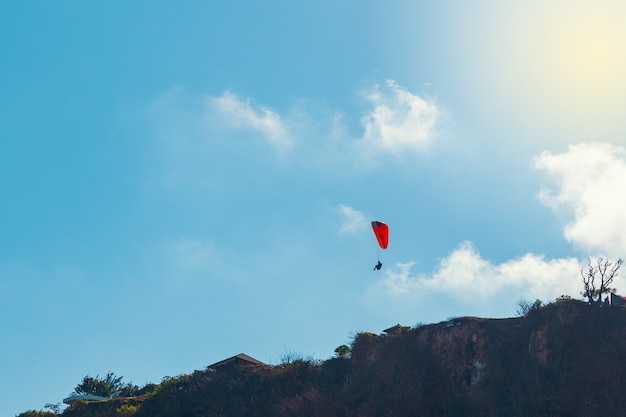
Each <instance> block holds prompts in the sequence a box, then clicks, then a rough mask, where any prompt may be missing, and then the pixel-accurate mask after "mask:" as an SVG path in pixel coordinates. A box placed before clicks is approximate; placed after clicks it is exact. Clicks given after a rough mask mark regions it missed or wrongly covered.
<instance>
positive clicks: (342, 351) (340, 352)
mask: <svg viewBox="0 0 626 417" xmlns="http://www.w3.org/2000/svg"><path fill="white" fill-rule="evenodd" d="M335 355H337V357H338V358H347V357H348V356H350V346H348V345H341V346H337V348H336V349H335Z"/></svg>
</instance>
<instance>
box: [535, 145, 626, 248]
mask: <svg viewBox="0 0 626 417" xmlns="http://www.w3.org/2000/svg"><path fill="white" fill-rule="evenodd" d="M625 157H626V150H625V149H624V148H623V147H616V146H613V145H610V144H607V143H581V144H578V145H573V146H570V147H569V149H568V151H567V152H565V153H562V154H552V153H550V152H543V153H542V154H541V155H539V156H538V157H536V158H535V167H536V168H537V169H540V170H543V171H544V172H546V173H547V174H548V175H549V176H550V177H551V178H553V179H554V180H555V182H556V184H557V189H556V191H553V190H549V189H543V190H542V191H541V192H540V193H539V194H538V198H539V200H540V201H541V202H542V203H543V204H545V205H546V206H548V207H550V208H552V209H553V210H555V211H556V212H559V213H561V212H565V213H567V214H568V215H570V216H571V217H572V218H573V220H572V221H571V222H570V223H569V224H568V225H567V226H566V227H565V230H564V236H565V238H566V239H567V240H568V241H570V242H572V243H574V244H575V245H577V246H578V247H580V248H582V249H584V250H586V251H590V252H593V253H603V254H605V255H606V256H615V257H624V256H625V255H626V162H625V161H626V160H625Z"/></svg>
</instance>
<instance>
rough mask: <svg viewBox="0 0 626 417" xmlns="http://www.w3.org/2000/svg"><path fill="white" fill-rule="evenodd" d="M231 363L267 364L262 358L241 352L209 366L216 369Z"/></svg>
mask: <svg viewBox="0 0 626 417" xmlns="http://www.w3.org/2000/svg"><path fill="white" fill-rule="evenodd" d="M229 363H239V364H242V365H265V364H264V363H263V362H261V361H260V360H257V359H254V358H253V357H252V356H248V355H246V354H245V353H240V354H239V355H235V356H232V357H230V358H227V359H224V360H222V361H219V362H215V363H214V364H212V365H209V366H208V367H207V368H209V369H214V368H218V367H220V366H224V365H226V364H229Z"/></svg>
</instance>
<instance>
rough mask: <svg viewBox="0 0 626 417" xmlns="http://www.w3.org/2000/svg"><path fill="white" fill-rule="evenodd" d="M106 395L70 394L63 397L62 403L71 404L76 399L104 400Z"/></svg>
mask: <svg viewBox="0 0 626 417" xmlns="http://www.w3.org/2000/svg"><path fill="white" fill-rule="evenodd" d="M106 400H107V398H106V397H101V396H99V395H91V394H80V395H70V396H69V397H67V398H64V399H63V403H64V404H71V403H74V402H76V401H106Z"/></svg>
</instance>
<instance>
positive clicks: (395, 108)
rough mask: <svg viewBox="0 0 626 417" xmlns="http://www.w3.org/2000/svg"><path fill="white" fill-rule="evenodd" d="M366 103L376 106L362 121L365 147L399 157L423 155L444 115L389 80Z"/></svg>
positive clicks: (428, 103) (431, 104) (370, 95)
mask: <svg viewBox="0 0 626 417" xmlns="http://www.w3.org/2000/svg"><path fill="white" fill-rule="evenodd" d="M367 99H368V100H369V101H370V102H371V103H372V104H373V105H374V109H373V110H372V111H371V113H369V114H367V115H366V116H364V117H363V118H362V119H361V122H362V124H363V127H364V128H365V133H364V135H363V145H365V146H366V147H367V148H368V149H376V150H381V149H382V150H384V151H388V152H391V153H393V154H396V155H399V154H400V153H402V152H405V151H411V152H423V151H425V150H427V149H428V148H429V147H430V145H431V143H432V141H433V139H434V137H435V123H436V121H437V118H438V116H439V115H440V114H441V111H440V110H439V109H438V108H437V106H436V105H435V104H434V103H432V102H429V101H426V100H424V99H422V98H420V97H419V96H417V95H414V94H412V93H410V92H409V91H407V90H406V89H405V88H404V87H402V86H400V85H398V84H397V83H396V82H395V81H392V80H389V81H387V84H386V85H385V86H384V87H380V86H378V85H377V86H375V87H374V89H373V91H372V92H371V93H370V94H369V95H368V97H367Z"/></svg>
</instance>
